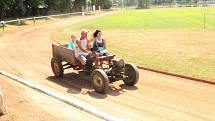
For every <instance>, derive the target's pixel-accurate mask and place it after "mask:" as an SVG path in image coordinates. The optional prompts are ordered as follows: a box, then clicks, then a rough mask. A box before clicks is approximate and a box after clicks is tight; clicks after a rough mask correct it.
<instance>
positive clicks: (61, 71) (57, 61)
mask: <svg viewBox="0 0 215 121" xmlns="http://www.w3.org/2000/svg"><path fill="white" fill-rule="evenodd" d="M54 63H57V65H58V66H59V74H56V73H55V72H54V67H53V66H54ZM51 67H52V72H53V73H54V75H55V77H57V78H60V77H63V65H62V62H61V61H60V60H58V59H57V58H56V57H53V58H52V59H51Z"/></svg>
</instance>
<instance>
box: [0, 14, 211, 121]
mask: <svg viewBox="0 0 215 121" xmlns="http://www.w3.org/2000/svg"><path fill="white" fill-rule="evenodd" d="M95 17H96V16H88V17H78V18H76V19H73V20H66V21H64V22H57V23H54V24H48V25H43V26H37V27H32V28H18V29H16V30H13V31H9V32H5V33H1V34H0V52H1V54H0V58H1V62H0V69H3V70H6V71H8V72H10V73H13V74H16V75H19V76H20V77H22V78H24V79H29V80H32V81H34V83H37V84H40V85H43V86H45V87H47V88H51V89H54V90H56V91H59V92H61V93H64V94H65V95H67V96H72V97H76V98H78V99H80V100H82V101H85V102H87V103H89V104H91V105H94V106H95V107H97V108H99V109H101V110H102V111H105V112H107V113H109V114H112V115H114V116H116V117H119V118H121V119H123V120H127V121H134V120H137V121H140V120H144V121H146V120H150V121H152V120H159V121H161V120H165V121H171V120H178V121H201V120H202V121H214V120H215V86H214V85H210V84H205V83H200V82H195V81H191V80H185V79H181V78H176V77H171V76H166V75H162V74H157V73H153V72H149V71H144V70H139V71H140V80H139V83H138V84H137V85H136V87H128V86H125V85H123V83H122V82H116V83H114V85H112V86H111V88H110V89H109V92H108V94H106V95H101V94H97V93H95V92H94V91H93V89H92V87H91V85H90V83H89V82H88V81H87V80H86V79H83V78H81V77H80V76H79V75H78V74H77V73H76V72H74V71H73V72H72V70H67V71H66V72H65V76H64V78H62V79H56V78H54V77H53V74H52V71H51V67H50V60H51V56H52V52H51V43H52V42H53V41H52V40H51V39H50V35H51V33H52V31H53V30H56V28H60V27H65V26H67V25H71V24H77V23H78V22H82V21H86V20H89V19H92V18H95ZM7 81H9V80H7V79H6V81H5V82H4V83H8V82H7ZM2 83H3V82H2ZM5 85H6V84H5ZM14 85H16V84H15V83H14ZM17 85H18V84H17ZM3 86H4V85H3ZM6 87H7V86H6ZM8 87H9V86H8ZM11 88H18V87H16V86H14V87H11ZM3 89H4V87H3ZM32 95H34V94H32ZM50 105H51V104H50ZM47 108H49V107H48V106H47ZM50 111H51V110H50ZM58 118H59V117H57V118H56V120H57V119H58ZM65 120H67V119H66V118H65ZM80 120H82V119H80Z"/></svg>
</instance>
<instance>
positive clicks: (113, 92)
mask: <svg viewBox="0 0 215 121" xmlns="http://www.w3.org/2000/svg"><path fill="white" fill-rule="evenodd" d="M47 79H48V80H49V81H51V82H54V83H56V84H58V85H60V86H62V87H65V88H67V92H68V93H71V94H80V93H81V94H84V95H86V94H88V95H89V96H91V97H93V98H97V99H104V98H106V97H107V96H108V95H110V96H118V95H120V94H122V93H124V92H125V91H126V90H131V91H132V90H136V89H137V87H136V86H127V85H125V84H118V82H114V83H113V84H110V88H109V90H108V92H107V93H106V94H99V93H97V92H95V91H94V89H93V87H92V84H91V81H90V76H83V74H82V73H75V72H72V73H66V74H64V76H63V77H62V78H56V77H54V76H49V77H47ZM117 84H118V86H117Z"/></svg>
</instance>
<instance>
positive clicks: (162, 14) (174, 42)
mask: <svg viewBox="0 0 215 121" xmlns="http://www.w3.org/2000/svg"><path fill="white" fill-rule="evenodd" d="M208 12H211V13H213V12H214V13H215V8H163V9H147V10H128V11H121V12H117V13H115V14H112V15H109V16H105V17H100V18H97V19H94V20H90V21H87V22H84V23H81V24H79V25H75V26H74V25H71V26H67V27H65V28H61V29H58V30H56V31H55V32H54V33H53V34H52V38H55V40H58V41H60V42H63V43H66V42H67V41H68V37H69V35H70V34H75V35H77V36H79V31H80V29H82V28H87V29H89V30H90V34H92V32H93V31H94V30H95V29H98V28H99V29H102V31H103V35H104V37H105V38H106V39H107V41H108V49H109V51H110V52H111V53H114V54H116V55H117V56H118V57H119V58H123V59H125V60H126V61H129V62H133V63H136V64H142V65H145V66H148V67H154V68H159V69H162V70H167V71H172V72H179V73H183V74H187V75H191V76H196V77H204V78H210V79H215V46H213V45H215V41H214V39H213V38H215V32H214V31H213V30H205V29H203V16H204V13H208ZM214 18H215V17H214ZM214 21H215V19H214ZM211 26H213V27H215V23H212V24H211ZM71 30H72V31H71Z"/></svg>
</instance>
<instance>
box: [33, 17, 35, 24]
mask: <svg viewBox="0 0 215 121" xmlns="http://www.w3.org/2000/svg"><path fill="white" fill-rule="evenodd" d="M33 21H34V25H35V24H36V18H35V17H33Z"/></svg>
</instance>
